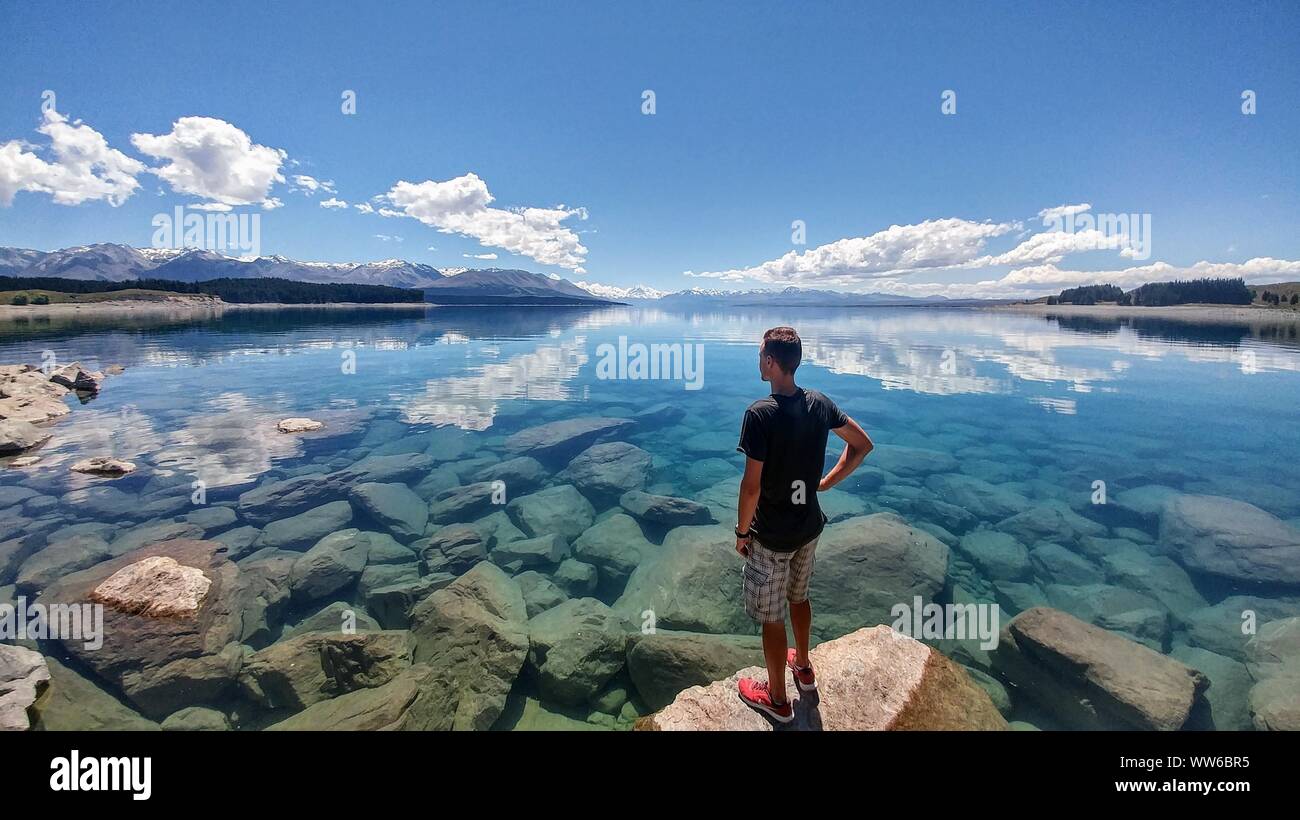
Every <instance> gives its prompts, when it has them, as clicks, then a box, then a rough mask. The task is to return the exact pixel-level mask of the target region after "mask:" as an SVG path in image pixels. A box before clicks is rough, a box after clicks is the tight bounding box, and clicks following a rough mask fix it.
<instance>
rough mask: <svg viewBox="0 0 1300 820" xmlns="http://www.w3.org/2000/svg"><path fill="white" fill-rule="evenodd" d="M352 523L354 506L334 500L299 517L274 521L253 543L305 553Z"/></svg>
mask: <svg viewBox="0 0 1300 820" xmlns="http://www.w3.org/2000/svg"><path fill="white" fill-rule="evenodd" d="M351 521H352V505H351V504H349V503H348V502H346V501H331V502H330V503H328V504H322V505H320V506H319V507H313V508H312V509H310V510H307V511H306V512H304V513H299V514H298V515H291V516H289V517H288V518H280V519H276V520H275V521H271V522H270V523H268V524H267V525H266V526H265V527H263V528H262V533H261V535H260V536H258V538H257V540H256V541H255V542H254V544H255V545H256V548H257V549H262V548H264V547H273V548H275V549H285V550H305V549H307V548H308V547H310V546H311V545H312V544H315V543H316V542H317V541H319V540H321V539H322V538H324V537H325V536H327V535H329V534H330V533H332V532H337V531H338V530H341V529H343V528H344V527H346V526H347V525H348V524H349V523H350V522H351Z"/></svg>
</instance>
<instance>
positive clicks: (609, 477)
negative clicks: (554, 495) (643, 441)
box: [558, 441, 654, 498]
mask: <svg viewBox="0 0 1300 820" xmlns="http://www.w3.org/2000/svg"><path fill="white" fill-rule="evenodd" d="M653 463H654V459H652V458H651V457H650V454H649V453H647V452H646V451H645V450H642V449H641V448H640V447H637V446H636V445H635V444H628V443H627V442H626V441H611V442H608V443H606V444H595V445H592V446H591V447H588V448H587V449H586V450H583V451H582V452H581V453H579V454H578V455H577V456H576V457H575V458H574V459H573V461H570V462H569V466H568V467H566V468H564V470H563V471H562V472H561V473H560V475H559V476H558V478H559V480H560V481H566V482H570V483H572V484H574V485H576V486H577V488H578V489H579V490H581V491H582V492H584V493H587V494H589V495H591V496H592V497H593V498H618V497H619V496H620V495H622V494H623V493H625V492H627V491H628V490H635V489H638V488H640V487H643V486H645V483H646V480H647V479H648V478H649V477H650V468H651V466H652V465H653Z"/></svg>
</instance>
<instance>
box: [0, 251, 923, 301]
mask: <svg viewBox="0 0 1300 820" xmlns="http://www.w3.org/2000/svg"><path fill="white" fill-rule="evenodd" d="M0 276H9V277H15V276H21V277H56V278H63V279H79V280H92V281H95V280H98V281H108V282H130V281H135V280H139V279H167V280H171V281H177V282H203V281H206V280H209V279H222V278H231V279H248V278H258V277H262V278H276V279H291V280H295V281H301V282H315V283H319V284H334V283H350V284H361V285H386V286H388V287H398V288H414V289H419V290H423V291H424V292H425V298H426V300H427V301H429V302H432V303H434V304H448V305H467V304H495V303H511V304H552V305H558V304H564V305H581V304H609V303H615V302H622V303H630V304H642V305H651V304H652V305H655V306H657V307H663V308H672V309H691V310H698V309H711V308H721V307H739V306H762V305H768V306H782V307H800V306H802V307H814V306H819V307H820V306H827V307H834V306H838V307H844V306H853V305H889V304H894V305H901V304H917V303H932V302H947V301H948V300H947V299H945V298H944V297H941V296H934V297H927V298H913V297H907V296H891V295H888V294H881V293H865V294H864V293H845V292H841V291H833V290H815V289H807V288H797V287H788V288H784V289H782V290H743V291H728V290H711V289H707V288H689V289H686V290H680V291H672V292H668V291H661V290H656V289H654V288H649V287H645V286H637V287H633V288H621V287H616V286H613V285H602V284H599V283H596V282H582V283H574V282H570V281H569V280H567V279H563V278H560V277H558V276H547V275H544V274H540V273H532V272H530V271H524V270H512V269H504V268H484V269H469V268H444V269H442V270H439V269H437V268H434V267H432V266H430V265H424V264H420V263H418V262H407V261H405V260H402V259H386V260H383V261H381V262H362V263H358V262H299V261H296V260H293V259H289V258H287V257H284V256H259V257H257V258H254V259H238V258H233V257H230V256H225V255H222V254H219V253H214V252H213V251H206V250H198V249H179V250H178V249H172V248H134V247H131V246H130V245H118V244H112V243H102V244H98V245H83V246H79V247H75V248H64V249H62V250H57V251H48V252H47V251H37V250H29V249H25V248H0Z"/></svg>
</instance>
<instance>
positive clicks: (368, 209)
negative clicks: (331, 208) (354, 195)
mask: <svg viewBox="0 0 1300 820" xmlns="http://www.w3.org/2000/svg"><path fill="white" fill-rule="evenodd" d="M352 207H353V208H356V209H357V210H358V211H360V212H361V213H363V214H373V213H374V212H375V209H374V206H372V205H371V204H370V203H369V202H358V203H357V204H356V205H353V206H352Z"/></svg>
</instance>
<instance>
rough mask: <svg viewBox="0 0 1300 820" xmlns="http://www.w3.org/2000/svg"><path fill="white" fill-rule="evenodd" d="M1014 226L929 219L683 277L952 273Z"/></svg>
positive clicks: (848, 280)
mask: <svg viewBox="0 0 1300 820" xmlns="http://www.w3.org/2000/svg"><path fill="white" fill-rule="evenodd" d="M1018 227H1019V226H1018V225H1016V224H1015V223H1005V222H1004V223H994V222H971V221H968V220H965V219H932V220H926V221H925V222H922V223H920V224H917V225H891V226H890V227H889V228H887V229H885V230H883V231H878V232H876V233H874V234H871V235H870V236H865V237H855V238H849V239H840V240H838V241H836V242H831V243H830V244H828V245H822V246H820V247H816V248H811V249H809V250H806V251H803V252H802V253H799V252H796V251H790V252H789V253H787V254H786V255H785V256H782V257H781V258H780V259H775V260H773V261H771V262H764V263H762V264H760V265H756V266H754V267H750V268H740V269H733V270H726V271H705V272H702V273H695V272H693V271H686V275H687V276H693V277H701V278H706V279H722V280H724V281H731V282H735V281H741V280H746V279H749V280H754V281H758V282H766V283H770V284H788V285H795V284H802V285H810V284H813V283H816V284H818V285H822V286H832V285H845V284H853V283H855V282H859V281H861V280H863V279H875V278H882V277H888V276H892V275H898V274H899V273H902V272H910V271H916V270H928V269H939V268H951V267H960V266H964V265H969V264H971V263H973V262H975V261H976V260H978V259H979V258H980V257H979V253H980V252H981V251H982V250H983V249H984V244H985V242H987V241H988V239H990V238H991V237H995V236H1001V235H1003V234H1006V233H1009V232H1011V231H1013V230H1016V229H1017V228H1018Z"/></svg>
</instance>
